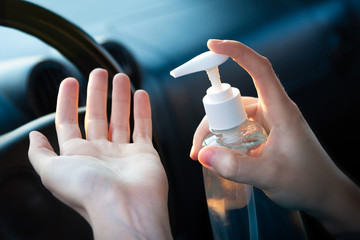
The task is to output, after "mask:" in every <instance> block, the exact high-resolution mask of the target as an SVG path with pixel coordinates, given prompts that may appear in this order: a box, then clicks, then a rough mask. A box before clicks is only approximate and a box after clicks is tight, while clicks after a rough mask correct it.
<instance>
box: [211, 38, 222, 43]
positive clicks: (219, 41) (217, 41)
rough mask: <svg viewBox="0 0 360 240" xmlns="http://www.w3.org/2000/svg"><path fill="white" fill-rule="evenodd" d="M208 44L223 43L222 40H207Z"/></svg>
mask: <svg viewBox="0 0 360 240" xmlns="http://www.w3.org/2000/svg"><path fill="white" fill-rule="evenodd" d="M208 42H213V43H221V42H223V40H220V39H209V40H208Z"/></svg>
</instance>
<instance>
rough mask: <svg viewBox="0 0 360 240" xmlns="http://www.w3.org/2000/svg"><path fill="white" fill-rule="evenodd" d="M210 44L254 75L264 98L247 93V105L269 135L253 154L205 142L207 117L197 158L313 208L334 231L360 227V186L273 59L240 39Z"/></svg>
mask: <svg viewBox="0 0 360 240" xmlns="http://www.w3.org/2000/svg"><path fill="white" fill-rule="evenodd" d="M208 47H209V49H210V50H212V51H213V52H215V53H219V54H224V55H228V56H230V57H231V58H233V60H234V61H236V62H237V63H238V64H239V65H240V66H241V67H243V68H244V69H245V70H246V71H247V72H248V73H249V74H250V75H251V77H252V79H253V81H254V84H255V87H256V89H257V93H258V98H249V97H244V98H243V101H244V105H245V108H246V111H247V113H248V116H249V117H250V118H253V119H254V120H255V121H257V122H259V123H260V124H261V125H262V126H264V128H265V130H266V131H267V133H268V134H269V137H268V140H267V142H266V143H265V144H264V145H263V146H262V148H261V149H257V150H256V151H254V152H252V153H250V156H246V155H241V154H239V153H237V152H235V151H233V150H231V149H228V148H225V147H221V146H208V147H205V148H202V141H203V139H204V138H205V137H206V136H207V135H208V134H209V125H208V122H207V119H206V117H205V118H204V119H203V121H202V122H201V123H200V125H199V126H198V128H197V130H196V132H195V134H194V139H193V147H192V150H191V153H190V156H191V158H192V159H194V160H199V161H200V163H201V164H202V165H203V166H204V167H206V168H208V169H210V170H211V171H213V172H215V173H217V174H219V175H220V176H222V177H224V178H226V179H229V180H233V181H237V182H241V183H246V184H250V185H254V186H256V187H258V188H260V189H262V190H263V191H264V192H265V194H266V195H267V196H268V197H269V198H270V199H272V200H273V201H275V202H276V203H278V204H280V205H282V206H283V207H287V208H291V209H300V210H303V211H305V212H307V213H309V214H311V215H312V216H314V217H316V218H317V219H319V221H320V222H321V223H322V224H323V225H324V226H325V227H326V228H327V229H328V230H329V231H330V232H332V233H334V234H338V233H341V232H354V231H360V204H359V203H360V190H359V188H358V187H357V186H356V185H355V184H354V183H353V182H352V181H351V180H350V179H349V178H348V177H347V176H345V175H344V174H343V173H342V172H341V171H340V170H339V168H337V166H336V165H335V164H334V163H333V161H332V160H331V158H330V157H329V155H328V154H327V153H326V151H325V150H324V149H323V147H322V146H321V144H320V143H319V141H318V139H317V138H316V136H315V135H314V133H313V131H312V130H311V128H310V127H309V125H308V124H307V122H306V121H305V119H304V118H303V116H302V114H301V112H300V110H299V109H298V107H297V106H296V104H295V103H294V102H293V101H292V100H291V99H290V98H289V97H288V95H287V94H286V92H285V90H284V88H283V87H282V85H281V83H280V81H279V79H278V78H277V76H276V74H275V73H274V70H273V68H272V66H271V63H270V62H269V61H268V59H266V58H265V57H263V56H261V55H259V54H258V53H256V52H255V51H253V50H252V49H250V48H248V47H247V46H245V45H243V44H241V43H239V42H236V41H222V40H209V41H208Z"/></svg>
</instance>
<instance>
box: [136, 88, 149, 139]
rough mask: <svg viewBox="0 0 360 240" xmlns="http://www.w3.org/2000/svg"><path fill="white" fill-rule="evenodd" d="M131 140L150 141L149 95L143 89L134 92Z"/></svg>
mask: <svg viewBox="0 0 360 240" xmlns="http://www.w3.org/2000/svg"><path fill="white" fill-rule="evenodd" d="M133 141H134V142H139V141H144V142H147V143H149V142H151V141H152V122H151V106H150V99H149V95H148V94H147V93H146V92H145V91H144V90H138V91H136V92H135V94H134V132H133Z"/></svg>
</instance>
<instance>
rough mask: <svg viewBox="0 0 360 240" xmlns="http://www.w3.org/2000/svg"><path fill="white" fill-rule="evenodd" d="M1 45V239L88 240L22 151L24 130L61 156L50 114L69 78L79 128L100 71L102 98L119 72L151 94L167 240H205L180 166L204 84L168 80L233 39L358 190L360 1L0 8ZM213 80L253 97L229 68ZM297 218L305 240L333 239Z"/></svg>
mask: <svg viewBox="0 0 360 240" xmlns="http://www.w3.org/2000/svg"><path fill="white" fill-rule="evenodd" d="M0 38H1V43H0V239H6V240H7V239H9V240H12V239H92V238H93V236H92V232H91V228H90V226H89V224H88V223H87V222H86V221H85V220H84V219H83V218H82V217H81V216H80V215H78V214H77V213H76V212H75V211H73V210H72V209H70V208H69V207H67V206H66V205H65V204H63V203H62V202H60V201H59V200H57V199H56V198H55V197H54V196H53V195H52V194H51V193H50V192H49V191H48V190H47V189H46V188H45V187H44V186H43V185H42V183H41V180H40V178H39V177H38V175H37V174H36V172H35V171H34V169H33V168H32V166H31V164H30V163H29V160H28V156H27V152H28V147H29V140H28V134H29V132H31V131H32V130H37V131H40V132H42V133H43V134H44V135H46V136H47V137H48V139H49V140H50V142H51V144H52V146H53V147H54V149H55V150H56V151H58V145H57V139H56V132H55V127H54V119H55V114H54V112H55V107H56V98H57V91H58V88H59V85H60V82H61V81H62V80H63V79H64V78H66V77H68V76H72V77H76V78H77V80H78V81H79V83H80V99H79V106H80V108H79V123H80V124H81V126H80V127H82V129H83V124H82V123H83V119H84V114H85V108H84V106H85V101H86V86H87V78H88V75H89V73H90V71H91V70H92V69H94V68H97V67H101V68H104V69H106V70H107V71H108V72H109V84H110V87H109V93H110V92H111V81H110V80H111V79H112V77H113V76H114V75H115V74H116V73H117V72H124V73H126V74H128V75H129V76H130V79H131V82H132V90H133V91H135V90H136V89H145V90H146V91H147V92H148V93H149V96H150V100H151V106H152V117H153V131H154V145H155V146H156V149H157V150H158V152H159V154H160V156H161V160H162V163H163V165H164V168H165V170H166V173H167V177H168V181H169V203H168V205H169V215H170V222H171V229H172V234H173V237H174V239H179V240H180V239H181V240H183V239H212V233H211V227H210V221H209V216H208V210H207V205H206V198H205V193H204V186H203V180H202V169H201V164H199V163H198V162H195V161H192V160H191V159H190V157H189V152H190V148H191V145H192V137H193V134H194V132H195V129H196V127H197V126H198V124H199V123H200V121H201V119H202V118H203V117H204V115H205V112H204V110H203V105H202V98H203V96H204V95H205V93H206V89H207V88H208V87H209V86H210V83H209V81H208V79H207V76H206V74H205V73H204V72H199V73H196V74H192V75H189V76H184V77H181V78H177V79H174V78H172V77H171V76H170V75H169V72H170V71H171V70H172V69H174V68H175V67H177V66H179V65H181V64H182V63H184V62H186V61H188V60H189V59H191V58H192V57H194V56H196V55H198V54H200V53H202V52H204V51H207V47H206V42H207V40H208V39H211V38H218V39H232V40H237V41H240V42H242V43H244V44H246V45H248V46H249V47H251V48H253V49H254V50H255V51H257V52H259V53H260V54H261V55H263V56H265V57H267V58H268V59H269V60H270V62H271V63H272V66H273V68H274V70H275V72H276V74H277V76H278V77H279V79H280V81H281V82H282V84H283V86H284V88H285V90H286V92H287V93H288V95H289V96H290V98H291V99H292V100H293V101H294V102H295V103H296V104H297V105H298V107H299V109H300V110H301V112H302V113H303V115H304V117H305V119H306V120H307V122H308V123H309V125H310V126H311V128H312V130H313V131H314V133H315V134H316V136H317V137H318V138H319V140H320V142H321V144H322V146H323V147H324V148H325V150H326V151H327V152H328V153H329V155H330V156H331V157H332V159H333V161H334V162H335V164H336V165H337V166H338V167H339V168H340V169H341V170H342V171H343V172H344V173H345V174H347V175H348V176H349V177H350V178H351V179H352V180H353V181H354V182H355V183H356V184H359V183H360V182H359V181H360V177H359V176H360V164H359V163H358V159H357V157H356V156H357V154H356V153H355V152H354V151H355V150H356V148H357V145H358V142H359V141H358V140H356V138H357V136H358V135H359V127H358V126H357V116H359V115H360V111H359V110H360V101H359V100H358V98H357V97H356V96H357V94H358V91H359V89H360V83H359V81H360V67H359V66H360V60H359V58H358V56H359V54H360V2H359V1H356V0H293V1H285V0H270V1H269V0H256V1H251V0H224V1H215V0H210V1H201V0H191V1H190V0H172V1H165V0H155V1H151V2H150V1H145V0H134V1H126V0H122V1H113V0H105V1H95V0H94V1H86V2H85V1H45V0H33V1H18V0H2V1H1V2H0ZM220 74H221V78H222V81H223V82H227V83H230V84H231V85H232V86H235V87H237V88H239V89H240V91H241V94H242V95H243V96H254V97H256V89H255V87H254V85H253V82H252V79H251V77H250V76H249V75H248V74H247V73H246V72H245V71H244V70H243V69H242V68H241V67H239V66H238V65H237V64H236V63H235V62H234V61H232V60H229V61H227V62H226V63H224V64H223V65H221V66H220ZM110 100H111V94H109V101H110ZM301 214H302V219H303V223H304V226H305V229H306V232H307V236H308V238H309V239H333V237H332V236H331V235H330V234H329V233H328V232H326V230H325V229H324V228H323V227H322V226H321V225H320V223H319V222H317V221H316V220H315V219H314V218H312V217H311V216H309V215H307V214H305V213H301ZM274 221H276V219H274Z"/></svg>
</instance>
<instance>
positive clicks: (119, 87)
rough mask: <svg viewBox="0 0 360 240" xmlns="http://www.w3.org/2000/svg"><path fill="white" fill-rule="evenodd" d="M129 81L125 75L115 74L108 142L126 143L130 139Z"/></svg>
mask: <svg viewBox="0 0 360 240" xmlns="http://www.w3.org/2000/svg"><path fill="white" fill-rule="evenodd" d="M130 101H131V100H130V79H129V77H128V76H126V75H125V74H121V73H120V74H117V75H115V77H114V80H113V92H112V105H111V120H110V130H109V134H110V137H109V138H110V141H112V142H117V143H126V142H129V139H130V125H129V117H130Z"/></svg>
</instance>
